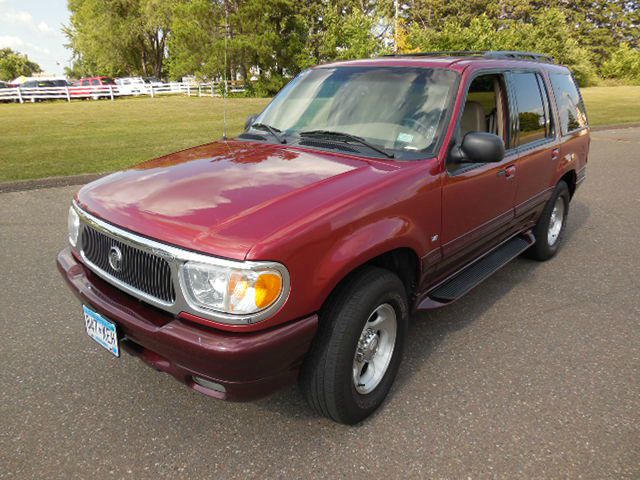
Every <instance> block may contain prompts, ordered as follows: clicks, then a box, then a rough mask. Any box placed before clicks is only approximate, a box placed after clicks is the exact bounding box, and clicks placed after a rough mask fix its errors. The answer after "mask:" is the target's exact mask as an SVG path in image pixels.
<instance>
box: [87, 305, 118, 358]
mask: <svg viewBox="0 0 640 480" xmlns="http://www.w3.org/2000/svg"><path fill="white" fill-rule="evenodd" d="M82 310H83V311H84V327H85V329H86V330H87V334H88V335H89V336H90V337H91V338H93V339H94V340H95V341H96V342H98V344H100V345H101V346H103V347H104V348H106V349H107V350H109V351H110V352H111V353H112V354H113V355H115V356H116V357H119V356H120V348H119V347H118V335H117V333H116V324H115V323H113V322H110V321H109V320H107V319H106V318H104V317H103V316H102V315H100V314H99V313H97V312H94V311H93V310H91V309H90V308H88V307H86V306H85V305H83V306H82Z"/></svg>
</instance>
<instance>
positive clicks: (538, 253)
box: [527, 181, 571, 261]
mask: <svg viewBox="0 0 640 480" xmlns="http://www.w3.org/2000/svg"><path fill="white" fill-rule="evenodd" d="M570 199H571V195H570V194H569V187H568V186H567V184H566V183H565V182H564V181H560V182H559V183H558V185H556V188H555V190H554V191H553V195H551V198H550V199H549V201H548V202H547V204H546V205H545V207H544V210H543V211H542V214H541V215H540V218H539V219H538V223H536V226H535V227H534V229H533V234H534V235H535V237H536V243H535V244H533V246H532V247H531V248H530V249H529V250H527V256H528V257H530V258H533V259H535V260H540V261H544V260H548V259H550V258H551V257H553V256H554V255H555V254H556V252H557V251H558V248H559V247H560V243H561V241H562V236H563V234H564V230H565V226H566V224H567V217H568V215H569V200H570Z"/></svg>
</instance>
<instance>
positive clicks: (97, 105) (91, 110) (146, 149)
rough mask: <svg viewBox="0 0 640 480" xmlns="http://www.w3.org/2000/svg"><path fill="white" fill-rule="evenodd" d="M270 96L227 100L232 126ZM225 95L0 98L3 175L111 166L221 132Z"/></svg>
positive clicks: (25, 176)
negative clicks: (25, 100)
mask: <svg viewBox="0 0 640 480" xmlns="http://www.w3.org/2000/svg"><path fill="white" fill-rule="evenodd" d="M268 101H269V100H268V99H253V98H247V99H245V98H237V99H236V98H234V99H228V100H227V102H228V103H227V118H228V126H229V129H228V132H229V135H230V136H233V135H237V134H238V133H240V132H241V131H242V128H243V126H244V122H245V120H246V118H247V116H248V115H250V114H252V113H259V112H260V111H261V110H262V109H263V108H264V106H265V105H266V104H267V103H268ZM222 118H223V115H222V99H219V98H211V97H202V98H198V97H182V96H181V97H160V98H135V99H117V100H115V101H113V102H112V101H110V100H100V101H93V100H87V101H80V100H78V101H72V102H70V103H67V102H42V103H35V104H31V103H29V104H23V105H20V104H17V103H12V104H0V181H10V180H23V179H30V178H42V177H51V176H58V175H76V174H81V173H96V172H109V171H113V170H117V169H120V168H122V167H127V166H129V165H134V164H136V163H138V162H141V161H143V160H148V159H151V158H154V157H157V156H160V155H164V154H167V153H171V152H175V151H176V150H181V149H184V148H187V147H191V146H194V145H200V144H202V143H206V142H210V141H213V140H216V139H219V138H221V137H222Z"/></svg>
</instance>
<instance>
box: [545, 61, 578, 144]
mask: <svg viewBox="0 0 640 480" xmlns="http://www.w3.org/2000/svg"><path fill="white" fill-rule="evenodd" d="M549 78H550V79H551V85H552V86H553V93H554V94H555V96H556V102H558V115H559V116H560V129H561V131H562V134H563V135H566V134H567V133H571V132H573V131H575V130H580V129H581V128H584V127H586V126H587V111H586V109H585V108H584V102H583V101H582V98H581V97H580V93H578V87H576V84H575V82H574V81H573V78H572V77H571V75H567V74H563V73H552V74H550V75H549Z"/></svg>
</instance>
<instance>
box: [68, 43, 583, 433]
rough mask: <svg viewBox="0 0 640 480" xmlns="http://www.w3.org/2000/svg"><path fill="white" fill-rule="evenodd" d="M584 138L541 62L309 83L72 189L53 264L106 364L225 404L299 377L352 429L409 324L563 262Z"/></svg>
mask: <svg viewBox="0 0 640 480" xmlns="http://www.w3.org/2000/svg"><path fill="white" fill-rule="evenodd" d="M589 138H590V137H589V128H588V124H587V115H586V112H585V108H584V104H583V101H582V98H581V96H580V92H579V90H578V86H577V84H576V82H575V81H574V79H573V77H572V75H571V72H570V71H569V70H568V69H567V68H565V67H563V66H560V65H557V64H555V63H554V62H553V60H552V59H551V58H549V57H545V56H542V55H537V54H530V53H523V52H486V53H481V54H478V53H477V52H473V53H468V54H464V53H460V52H456V53H451V54H443V53H441V52H440V53H437V54H431V53H426V54H411V55H397V56H390V57H384V58H378V59H367V60H360V61H347V62H338V63H332V64H328V65H321V66H318V67H315V68H312V69H309V70H307V71H304V72H303V73H301V74H300V75H298V76H297V77H296V78H295V79H294V80H292V81H291V82H290V83H289V84H288V85H287V86H286V87H285V88H284V89H283V90H282V91H281V92H280V93H279V94H278V95H277V96H276V97H275V98H274V99H273V101H272V102H271V103H270V104H269V105H268V106H267V107H266V108H265V109H264V111H263V112H262V113H261V114H259V115H258V116H255V117H251V118H249V119H248V121H247V125H246V131H245V133H243V134H241V135H240V136H239V137H238V138H237V139H234V140H229V141H219V142H214V143H210V144H206V145H202V146H199V147H194V148H192V149H188V150H185V151H181V152H178V153H175V154H172V155H167V156H163V157H160V158H157V159H155V160H151V161H149V162H146V163H143V164H141V165H138V166H137V167H134V168H131V169H129V170H125V171H123V172H119V173H115V174H112V175H110V176H107V177H104V178H102V179H100V180H98V181H96V182H94V183H90V184H88V185H86V186H85V187H83V188H82V189H81V190H80V191H79V192H78V194H77V195H76V196H75V198H74V200H73V202H72V205H71V207H70V210H69V222H68V223H69V242H70V246H69V247H68V248H65V249H64V250H63V251H62V252H60V254H59V256H58V259H57V262H58V267H59V269H60V271H61V272H62V275H63V277H64V278H65V280H66V281H67V283H68V284H69V286H70V287H71V289H72V290H73V292H74V293H75V294H76V295H77V296H78V297H79V299H80V301H81V303H82V305H83V307H82V308H83V316H84V325H85V328H86V331H87V333H88V334H89V336H91V337H92V338H93V339H94V340H96V341H97V342H98V343H99V344H100V345H101V346H103V347H105V348H106V349H107V350H109V351H110V352H111V353H112V354H114V355H116V356H118V355H120V352H121V350H123V349H124V350H126V351H128V352H129V353H132V354H134V355H137V356H139V357H140V358H141V359H142V360H144V361H145V362H147V363H148V364H150V365H152V366H153V367H154V368H156V369H157V370H160V371H164V372H167V373H170V374H171V375H173V376H174V377H175V378H176V379H178V380H180V381H181V382H184V383H185V384H186V385H188V386H189V387H191V388H193V389H194V390H197V391H199V392H202V393H204V394H207V395H210V396H212V397H215V398H220V399H226V400H247V399H253V398H257V397H259V396H262V395H265V394H268V393H270V392H273V391H274V390H276V389H278V388H280V387H282V386H283V385H285V384H287V383H288V382H290V381H293V380H294V379H296V378H297V379H298V381H299V385H300V387H301V389H302V392H303V394H304V396H305V397H306V399H307V400H308V402H309V404H310V406H311V407H312V408H313V410H315V411H316V412H317V413H319V414H321V415H325V416H327V417H329V418H331V419H333V420H335V421H338V422H342V423H346V424H353V423H357V422H359V421H361V420H363V419H364V418H366V417H367V416H368V415H370V414H371V413H372V412H373V411H374V410H376V409H377V408H378V407H379V406H380V405H381V404H382V402H383V401H384V399H385V397H386V396H387V394H388V392H389V390H390V389H391V386H392V384H393V382H394V379H395V377H396V374H397V372H398V370H399V368H401V358H402V354H403V350H404V348H405V341H406V337H407V331H408V328H409V326H408V323H409V315H410V314H411V313H412V312H414V311H423V310H430V309H435V308H440V307H443V306H446V305H449V304H451V303H452V302H454V301H455V300H457V299H459V298H460V297H462V296H463V295H464V294H465V293H467V292H468V291H469V290H471V289H472V288H474V287H476V286H478V285H479V284H480V283H481V282H482V281H483V280H484V279H486V278H487V277H489V276H490V275H491V274H492V273H494V272H495V271H497V270H498V269H499V268H501V267H503V266H504V265H505V264H507V263H508V262H509V261H510V260H512V259H513V258H515V257H517V256H518V255H520V254H521V253H526V254H527V255H528V256H529V257H531V258H534V259H536V260H548V259H550V258H551V257H553V256H554V255H555V254H556V253H557V252H558V249H559V247H560V245H561V243H562V238H563V234H564V232H565V227H566V222H567V216H568V214H569V206H570V201H571V199H572V198H573V196H574V195H575V192H576V189H577V187H578V186H579V185H580V184H581V182H582V181H583V180H584V179H585V172H586V163H587V156H588V152H589ZM558 288H561V286H558ZM478 298H479V299H481V298H482V297H481V296H480V297H478ZM480 301H481V300H480ZM87 368H92V369H94V370H95V371H97V372H99V371H100V370H101V369H102V368H103V367H102V365H101V360H100V358H96V361H95V363H94V364H92V365H88V366H87ZM397 407H398V408H400V407H401V406H397Z"/></svg>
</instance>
